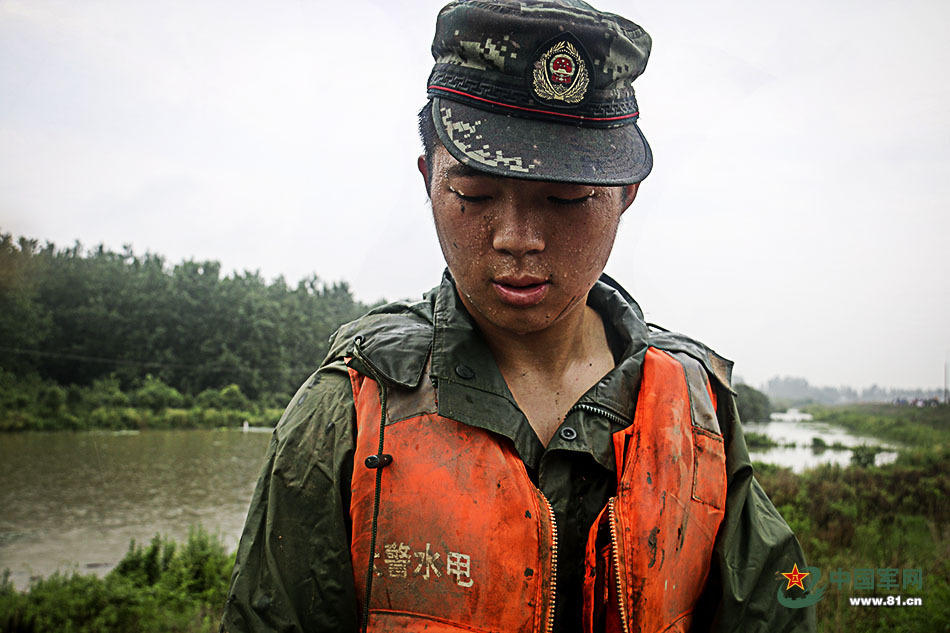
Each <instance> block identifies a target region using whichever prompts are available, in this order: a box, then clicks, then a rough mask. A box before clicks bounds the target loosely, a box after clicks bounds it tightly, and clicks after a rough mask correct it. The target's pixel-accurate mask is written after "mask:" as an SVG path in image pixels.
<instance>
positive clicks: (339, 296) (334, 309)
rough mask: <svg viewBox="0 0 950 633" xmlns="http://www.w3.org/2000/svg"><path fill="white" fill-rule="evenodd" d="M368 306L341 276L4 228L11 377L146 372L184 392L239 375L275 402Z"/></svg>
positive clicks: (0, 309) (1, 356)
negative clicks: (224, 266)
mask: <svg viewBox="0 0 950 633" xmlns="http://www.w3.org/2000/svg"><path fill="white" fill-rule="evenodd" d="M368 308H369V306H367V305H364V304H362V303H360V302H359V301H357V300H356V299H355V298H354V297H353V295H352V293H351V292H350V289H349V287H348V285H347V284H346V283H345V282H337V283H330V284H327V283H324V282H322V281H321V280H320V279H319V278H318V277H317V276H316V275H311V276H309V277H307V278H305V279H302V280H301V281H299V282H298V283H297V284H296V285H295V286H292V285H289V284H288V283H287V282H286V280H285V279H284V278H283V277H278V278H276V279H274V280H271V281H268V280H266V279H264V278H263V277H262V276H261V275H260V273H259V272H256V271H255V272H249V271H245V272H243V273H236V272H235V273H231V274H227V275H224V274H222V271H221V264H220V263H219V262H217V261H194V260H187V261H183V262H181V263H178V264H174V265H171V264H169V263H168V262H167V261H166V260H165V258H164V257H162V256H161V255H156V254H153V253H145V254H144V255H139V254H136V253H135V252H133V250H132V248H131V247H130V246H126V247H124V248H123V249H122V250H121V251H119V252H117V251H113V250H111V249H109V248H106V247H105V246H103V245H99V246H96V247H94V248H91V249H86V248H84V247H83V246H82V245H81V244H80V243H78V242H77V243H76V244H74V245H73V246H70V247H65V248H57V247H56V246H55V245H54V244H52V243H49V242H46V243H45V244H42V245H41V244H40V243H39V242H38V241H37V240H35V239H28V238H25V237H19V238H17V239H14V237H13V236H12V235H10V234H0V369H2V370H4V371H5V372H7V373H12V374H14V375H16V376H18V377H27V376H31V377H38V378H39V379H41V380H44V381H52V382H55V383H58V384H60V385H77V386H88V385H91V384H92V383H93V382H94V381H97V380H101V379H104V378H107V377H108V378H111V379H114V380H117V381H118V383H119V385H120V386H121V388H122V389H123V390H131V389H137V388H140V387H141V385H143V384H144V383H145V381H146V378H147V377H151V379H152V380H156V381H161V382H162V383H164V384H166V385H168V386H170V387H172V388H174V389H176V390H178V391H179V392H181V393H183V394H189V395H197V394H200V393H202V392H206V391H208V390H209V389H211V390H214V389H222V388H225V387H227V386H229V385H237V387H238V388H239V389H240V391H241V393H243V394H245V395H246V396H247V397H249V398H251V399H252V400H255V401H266V402H268V403H270V402H271V401H274V400H281V399H285V398H286V397H288V395H289V392H291V391H292V390H293V389H294V388H295V387H296V386H297V385H299V384H300V383H301V382H302V381H303V380H304V379H305V378H306V376H307V375H308V374H309V373H310V372H312V371H313V370H314V369H316V367H317V366H318V364H319V363H320V361H321V360H322V359H323V357H324V355H325V354H326V351H327V346H328V338H329V336H330V335H331V334H332V333H333V331H334V330H335V329H336V328H337V327H338V326H339V325H340V324H341V323H344V322H346V321H348V320H350V319H353V318H355V317H357V316H359V315H360V314H362V313H364V312H365V311H366V310H367V309H368ZM275 404H276V403H275ZM282 404H286V400H284V401H283V402H281V405H282Z"/></svg>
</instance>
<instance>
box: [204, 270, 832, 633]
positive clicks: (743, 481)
mask: <svg viewBox="0 0 950 633" xmlns="http://www.w3.org/2000/svg"><path fill="white" fill-rule="evenodd" d="M588 304H589V305H590V306H591V307H592V308H594V309H595V310H596V311H597V312H598V313H599V314H600V315H601V317H602V319H603V321H604V326H605V328H604V329H605V332H606V334H607V338H608V342H609V344H610V347H611V350H612V351H613V353H614V358H615V362H616V366H615V367H614V369H613V370H612V371H610V372H609V373H608V374H607V375H606V376H604V378H602V379H601V380H600V382H598V383H597V384H596V385H594V386H593V387H591V389H590V390H589V391H588V392H587V393H585V394H584V395H583V396H582V397H581V398H580V400H579V401H578V403H577V404H576V405H575V406H574V407H573V408H572V409H571V410H570V412H569V413H568V414H567V416H566V417H565V420H564V422H563V424H562V426H561V429H562V430H563V429H564V428H570V432H559V433H556V434H555V435H554V437H553V438H552V439H551V441H550V442H549V444H548V446H547V447H545V446H543V445H542V444H541V442H540V441H539V440H538V437H537V435H536V434H535V433H534V431H533V430H532V429H531V427H530V425H529V424H528V422H527V419H526V418H525V416H524V414H523V413H522V412H521V411H520V409H519V408H518V406H517V404H516V403H515V400H514V398H513V397H512V395H511V393H510V391H509V390H508V388H507V385H506V384H505V382H504V379H503V378H502V376H501V374H500V372H499V371H498V368H497V366H496V365H495V363H494V359H493V357H492V355H491V352H490V351H489V350H488V347H487V346H486V344H485V342H484V340H483V339H482V338H481V336H480V335H479V333H478V331H477V329H476V328H475V326H474V323H473V322H472V320H471V317H469V315H468V314H467V313H466V311H465V309H464V307H463V306H462V305H461V303H460V302H459V300H458V296H457V294H456V292H455V287H454V282H453V281H452V279H451V277H450V276H449V275H448V273H447V272H446V274H445V276H444V277H443V280H442V283H441V285H440V286H438V287H437V288H435V289H433V290H432V291H431V292H430V293H428V294H427V295H426V297H425V298H424V299H423V300H422V301H421V302H418V303H404V302H400V303H394V304H389V305H386V306H383V307H380V308H377V309H375V310H373V311H371V312H370V313H369V314H367V315H365V316H364V317H361V318H360V319H357V320H356V321H353V322H351V323H348V324H347V325H344V326H343V327H341V328H340V329H339V330H338V331H337V333H336V334H335V335H334V336H333V337H332V338H331V346H330V352H329V354H328V355H327V358H326V360H325V361H324V362H323V364H322V365H321V367H320V368H319V369H318V370H317V371H316V372H315V373H314V374H313V375H312V376H311V377H310V378H309V379H308V380H307V381H306V382H305V383H304V385H303V386H302V387H301V388H300V390H299V391H298V392H297V394H296V395H295V396H294V398H293V401H292V402H291V403H290V405H289V406H288V407H287V410H286V411H285V412H284V415H283V416H282V418H281V420H280V422H279V423H278V425H277V428H276V430H275V431H274V435H273V438H272V439H271V443H270V448H269V452H268V456H267V461H266V463H265V464H264V468H263V471H262V473H261V476H260V480H259V481H258V484H257V488H256V490H255V492H254V496H253V499H252V500H251V507H250V510H249V511H248V516H247V523H246V525H245V528H244V533H243V535H242V537H241V544H240V546H239V548H238V554H237V561H236V563H235V566H234V573H233V576H232V579H231V590H230V595H229V597H228V601H227V605H226V608H225V614H224V620H223V623H222V631H227V632H235V633H236V632H239V631H248V632H250V631H254V632H259V633H263V632H272V631H273V632H277V631H282V632H283V631H295V632H305V631H306V632H310V631H356V630H357V629H358V627H359V621H358V614H357V610H358V607H357V596H356V595H355V589H354V586H353V569H352V566H351V563H350V546H349V533H350V525H349V520H348V508H349V502H350V479H351V475H352V472H353V468H354V464H353V452H354V446H355V437H356V413H355V409H354V405H353V394H352V388H351V385H350V381H349V378H348V375H347V367H346V365H345V363H344V359H346V358H349V359H351V360H350V361H349V362H350V365H351V366H352V367H353V368H355V369H356V370H357V371H360V372H361V373H364V374H368V375H371V376H374V377H376V378H377V379H378V380H379V381H380V383H381V384H382V385H383V387H384V388H385V389H390V390H394V389H396V390H399V389H401V390H412V389H415V388H416V387H417V386H418V385H419V384H420V381H421V380H422V379H423V376H424V375H426V368H427V365H428V368H429V371H428V375H429V377H430V378H431V380H432V381H433V383H434V384H435V387H436V390H437V394H438V398H437V402H438V408H439V411H438V412H439V414H440V415H443V416H445V417H449V418H452V419H455V420H458V421H459V422H463V423H466V424H471V425H474V426H478V427H481V428H485V429H487V430H490V431H492V432H494V433H496V434H498V435H500V436H501V437H505V438H509V439H510V441H511V442H512V444H513V445H514V447H515V449H516V450H517V451H518V454H519V455H520V456H521V458H522V460H523V461H524V463H525V466H526V468H527V470H528V473H529V475H530V476H531V477H532V479H533V480H534V482H535V484H536V485H537V486H538V487H539V488H540V489H541V490H542V492H544V494H545V496H546V497H547V498H548V499H549V500H550V502H551V505H552V507H553V509H554V511H555V515H556V518H557V522H558V526H559V535H560V538H561V542H560V547H559V560H560V561H561V563H560V565H559V566H558V569H559V571H558V579H557V581H558V592H557V605H558V607H557V616H556V623H557V626H556V629H557V630H559V631H575V630H579V625H580V607H581V582H582V575H583V561H584V544H585V541H586V537H587V531H588V530H589V528H590V525H591V524H592V523H593V521H594V519H595V518H596V516H597V514H598V513H599V512H600V510H601V509H602V508H603V507H604V505H605V504H606V501H607V498H608V497H609V496H610V495H612V494H614V489H615V486H616V472H615V469H616V465H615V462H614V456H613V448H612V443H611V441H610V438H611V435H612V433H614V432H616V431H617V430H619V429H621V428H624V427H625V426H627V425H629V424H630V423H631V421H632V415H633V412H634V408H635V406H636V398H637V390H638V388H639V384H640V369H641V367H642V364H643V358H644V355H645V353H646V349H647V347H648V346H653V347H658V348H661V349H664V350H668V351H678V352H685V353H686V354H689V355H690V356H692V357H694V358H696V359H697V360H698V361H700V362H701V363H702V364H703V366H704V367H705V369H706V372H707V374H708V375H709V376H710V380H711V383H712V384H713V387H714V389H715V390H716V392H717V397H718V407H717V409H718V410H717V415H718V418H719V425H720V428H721V429H722V432H723V437H724V440H725V446H726V459H727V461H726V468H727V481H728V491H727V498H726V510H725V518H724V519H723V523H722V525H721V527H720V530H719V535H718V537H717V542H716V545H715V549H714V552H715V555H714V560H713V562H712V570H711V572H710V577H709V581H708V583H707V588H706V590H705V592H704V594H703V596H702V597H701V599H700V601H699V603H698V604H697V606H696V610H695V612H694V614H695V615H694V628H695V629H696V630H701V631H715V632H726V631H736V632H742V633H753V632H757V631H761V632H766V631H767V632H769V633H778V632H783V631H790V632H791V631H795V632H805V631H814V629H815V615H814V608H813V607H812V608H805V609H790V608H787V607H785V606H782V605H781V604H779V603H778V601H777V599H776V592H777V591H778V589H779V587H780V582H783V581H784V579H783V578H782V577H781V576H779V573H780V572H784V571H790V570H791V568H792V565H793V563H797V564H798V566H799V567H803V566H804V564H805V563H804V557H803V555H802V551H801V548H800V547H799V544H798V541H797V540H796V539H795V537H794V535H793V534H792V532H791V530H790V529H789V527H788V525H787V524H786V523H785V521H784V520H783V519H782V517H781V516H780V515H779V514H778V512H777V511H776V510H775V507H774V506H773V505H772V503H771V502H770V501H769V499H768V497H766V495H765V493H764V492H763V491H762V488H761V487H760V486H759V484H758V483H757V482H756V480H755V479H754V478H753V476H752V465H751V462H750V460H749V454H748V451H747V449H746V445H745V440H744V439H743V435H742V429H741V426H740V424H739V420H738V414H737V411H736V405H735V398H734V393H733V392H732V390H731V387H730V384H729V383H730V374H731V363H730V362H729V361H726V360H724V359H722V358H721V357H719V356H717V355H716V354H715V353H713V352H712V351H711V350H709V349H708V348H706V347H705V346H703V345H702V344H700V343H697V342H695V341H693V340H691V339H688V338H686V337H684V336H681V335H677V334H672V333H669V332H662V331H657V330H656V329H654V328H649V327H648V326H647V325H646V324H645V323H644V321H643V315H642V312H641V311H640V308H639V306H637V304H636V303H635V302H634V301H633V299H632V298H630V297H629V295H627V294H626V292H625V291H624V290H623V289H622V288H620V287H619V286H618V285H616V282H613V280H611V279H609V278H607V277H606V276H605V277H603V278H602V280H601V281H600V282H598V283H597V284H596V285H595V286H594V288H593V289H592V290H591V292H590V295H589V297H588ZM357 340H359V345H357ZM430 361H431V362H430ZM585 405H586V406H585ZM458 458H459V459H464V456H458ZM355 467H358V468H362V467H364V466H363V465H362V464H359V465H356V466H355ZM383 503H385V500H383ZM570 561H573V564H571V562H570Z"/></svg>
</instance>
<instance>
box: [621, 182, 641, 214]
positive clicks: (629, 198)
mask: <svg viewBox="0 0 950 633" xmlns="http://www.w3.org/2000/svg"><path fill="white" fill-rule="evenodd" d="M639 189H640V183H638V182H635V183H633V184H632V185H624V188H623V194H622V196H621V200H623V208H622V209H621V210H620V213H623V212H624V211H626V210H627V209H629V208H630V205H631V204H633V201H634V200H635V199H636V197H637V190H639Z"/></svg>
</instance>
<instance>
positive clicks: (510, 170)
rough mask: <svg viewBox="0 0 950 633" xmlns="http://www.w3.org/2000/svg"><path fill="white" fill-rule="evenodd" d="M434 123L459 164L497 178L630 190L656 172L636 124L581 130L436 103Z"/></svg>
mask: <svg viewBox="0 0 950 633" xmlns="http://www.w3.org/2000/svg"><path fill="white" fill-rule="evenodd" d="M432 121H433V123H434V124H435V129H436V132H437V133H438V135H439V139H440V140H441V141H442V144H443V145H445V148H446V149H447V150H448V151H449V153H450V154H452V156H454V157H455V159H456V160H458V161H459V162H461V163H465V164H466V165H469V166H471V167H473V168H475V169H478V170H481V171H485V172H488V173H491V174H496V175H498V176H508V177H512V178H525V179H528V180H550V181H556V182H573V183H578V184H585V185H602V186H606V185H629V184H633V183H635V182H640V181H641V180H643V179H644V178H646V177H647V174H649V173H650V170H651V169H652V168H653V153H652V152H651V151H650V146H649V145H648V144H647V141H646V139H645V138H644V137H643V133H642V132H640V128H639V127H637V124H636V123H628V124H626V125H622V126H618V127H609V128H603V127H580V126H576V125H570V124H564V123H558V122H554V121H545V120H537V119H527V118H523V117H518V116H512V115H508V114H503V113H499V112H489V111H487V110H481V109H478V108H474V107H472V106H470V105H466V104H463V103H459V102H457V101H451V100H449V99H443V98H441V97H434V98H433V99H432Z"/></svg>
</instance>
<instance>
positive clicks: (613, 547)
mask: <svg viewBox="0 0 950 633" xmlns="http://www.w3.org/2000/svg"><path fill="white" fill-rule="evenodd" d="M616 501H617V497H611V498H610V501H609V502H608V505H607V517H608V519H609V520H610V553H611V558H612V559H613V564H614V577H615V578H616V579H617V606H618V607H619V609H620V624H621V626H623V633H630V624H629V623H628V622H627V608H626V604H625V600H624V595H623V594H624V591H623V582H622V581H621V576H620V542H619V539H618V538H617V516H616V514H615V512H614V506H615V504H616Z"/></svg>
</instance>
